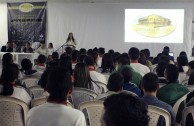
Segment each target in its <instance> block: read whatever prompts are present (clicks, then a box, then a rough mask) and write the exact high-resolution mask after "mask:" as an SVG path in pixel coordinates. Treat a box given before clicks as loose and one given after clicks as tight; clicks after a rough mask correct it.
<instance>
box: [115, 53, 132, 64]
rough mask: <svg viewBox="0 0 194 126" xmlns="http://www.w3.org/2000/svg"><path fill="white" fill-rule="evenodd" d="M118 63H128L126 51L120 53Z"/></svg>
mask: <svg viewBox="0 0 194 126" xmlns="http://www.w3.org/2000/svg"><path fill="white" fill-rule="evenodd" d="M118 64H119V66H122V65H130V59H129V56H128V55H127V54H126V53H123V54H121V55H120V56H119V57H118Z"/></svg>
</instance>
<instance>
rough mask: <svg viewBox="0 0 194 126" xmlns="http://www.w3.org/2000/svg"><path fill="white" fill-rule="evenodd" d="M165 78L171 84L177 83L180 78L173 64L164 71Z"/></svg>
mask: <svg viewBox="0 0 194 126" xmlns="http://www.w3.org/2000/svg"><path fill="white" fill-rule="evenodd" d="M164 76H165V78H166V80H167V81H168V82H169V83H173V82H177V80H178V77H179V70H178V68H177V67H176V66H175V65H173V64H168V65H167V66H166V69H165V71H164Z"/></svg>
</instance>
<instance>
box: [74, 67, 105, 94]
mask: <svg viewBox="0 0 194 126" xmlns="http://www.w3.org/2000/svg"><path fill="white" fill-rule="evenodd" d="M74 87H79V88H87V89H90V90H93V91H94V92H96V93H97V94H101V93H102V88H101V87H100V86H98V85H97V84H96V83H95V82H94V81H93V80H92V79H91V77H90V73H89V70H88V68H87V66H86V64H85V63H77V64H76V66H75V69H74Z"/></svg>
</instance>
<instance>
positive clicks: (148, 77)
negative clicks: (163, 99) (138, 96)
mask: <svg viewBox="0 0 194 126" xmlns="http://www.w3.org/2000/svg"><path fill="white" fill-rule="evenodd" d="M141 84H142V87H143V89H144V90H145V91H146V92H155V91H156V90H157V89H158V88H159V80H158V76H157V75H156V74H154V73H147V74H145V75H144V76H143V79H142V83H141Z"/></svg>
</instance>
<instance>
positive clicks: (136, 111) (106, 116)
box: [101, 92, 149, 126]
mask: <svg viewBox="0 0 194 126" xmlns="http://www.w3.org/2000/svg"><path fill="white" fill-rule="evenodd" d="M147 113H148V106H147V105H146V104H145V103H144V102H142V101H140V99H139V98H137V97H135V96H132V95H131V94H127V93H125V92H122V93H119V94H113V95H110V96H109V97H108V98H107V99H106V100H105V101H104V112H103V114H102V117H101V122H102V126H148V124H149V116H148V115H147Z"/></svg>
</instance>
